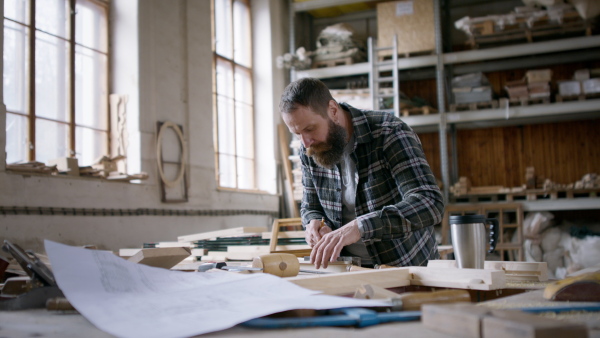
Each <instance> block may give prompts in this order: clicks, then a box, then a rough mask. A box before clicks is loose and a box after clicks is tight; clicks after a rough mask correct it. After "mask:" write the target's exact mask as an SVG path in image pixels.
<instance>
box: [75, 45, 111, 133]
mask: <svg viewBox="0 0 600 338" xmlns="http://www.w3.org/2000/svg"><path fill="white" fill-rule="evenodd" d="M106 68H107V58H106V55H104V54H101V53H98V52H95V51H93V50H91V49H88V48H84V47H80V46H76V47H75V122H76V123H77V125H83V126H87V127H93V128H96V129H103V130H107V128H108V121H107V113H108V107H107V92H106V91H107V89H106V83H107V80H106V73H107V69H106Z"/></svg>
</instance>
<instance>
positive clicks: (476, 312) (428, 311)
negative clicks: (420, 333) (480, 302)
mask: <svg viewBox="0 0 600 338" xmlns="http://www.w3.org/2000/svg"><path fill="white" fill-rule="evenodd" d="M490 312H491V311H490V310H489V309H487V308H485V307H483V306H477V305H474V304H471V303H456V304H444V305H437V304H436V305H434V304H425V305H423V306H422V307H421V322H422V323H423V325H424V326H425V327H427V328H429V329H432V330H435V331H439V332H443V333H447V334H450V335H453V336H456V337H464V338H480V337H482V336H481V320H482V319H483V318H484V317H485V316H487V315H488V314H489V313H490ZM486 338H487V337H486Z"/></svg>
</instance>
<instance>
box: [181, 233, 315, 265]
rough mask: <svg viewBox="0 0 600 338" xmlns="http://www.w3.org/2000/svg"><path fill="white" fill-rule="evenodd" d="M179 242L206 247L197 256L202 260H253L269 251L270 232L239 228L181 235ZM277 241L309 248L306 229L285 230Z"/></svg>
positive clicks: (281, 245) (280, 244)
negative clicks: (305, 237)
mask: <svg viewBox="0 0 600 338" xmlns="http://www.w3.org/2000/svg"><path fill="white" fill-rule="evenodd" d="M178 242H179V243H189V245H190V246H191V247H192V248H193V249H197V250H204V252H203V253H202V255H199V256H196V258H197V260H200V261H231V260H241V261H251V260H252V259H253V258H254V257H256V256H260V255H263V254H268V253H269V252H270V248H269V245H270V243H271V233H270V232H267V228H266V227H240V228H234V229H227V230H218V231H212V232H204V233H198V234H192V235H186V236H180V237H178ZM277 244H278V247H279V248H284V249H286V250H301V249H306V248H308V245H307V244H306V241H305V240H304V232H303V231H288V232H282V233H281V235H280V236H279V239H278V241H277Z"/></svg>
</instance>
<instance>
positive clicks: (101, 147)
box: [75, 127, 108, 166]
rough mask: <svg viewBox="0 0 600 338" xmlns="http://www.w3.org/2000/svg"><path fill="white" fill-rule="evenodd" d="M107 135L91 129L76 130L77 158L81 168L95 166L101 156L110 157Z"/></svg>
mask: <svg viewBox="0 0 600 338" xmlns="http://www.w3.org/2000/svg"><path fill="white" fill-rule="evenodd" d="M107 137H108V136H107V133H106V132H102V131H97V130H93V129H89V128H81V127H76V128H75V149H77V151H76V157H77V159H78V161H79V165H80V166H87V165H92V164H94V163H95V162H96V161H97V160H98V159H99V158H100V157H101V156H104V155H108V149H107V148H106V140H107Z"/></svg>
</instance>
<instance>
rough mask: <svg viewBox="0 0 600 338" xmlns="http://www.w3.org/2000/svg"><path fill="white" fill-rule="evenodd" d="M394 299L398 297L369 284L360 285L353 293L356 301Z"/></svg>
mask: <svg viewBox="0 0 600 338" xmlns="http://www.w3.org/2000/svg"><path fill="white" fill-rule="evenodd" d="M394 297H398V294H397V293H395V292H393V291H390V290H388V289H384V288H382V287H379V286H375V285H371V284H365V285H361V286H359V287H358V288H357V289H356V292H354V298H358V299H388V298H394Z"/></svg>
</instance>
